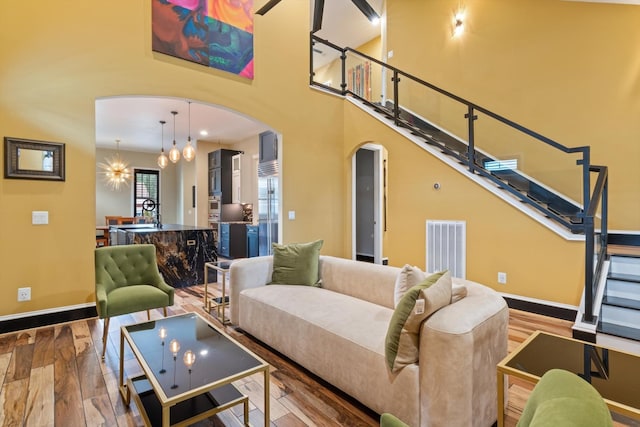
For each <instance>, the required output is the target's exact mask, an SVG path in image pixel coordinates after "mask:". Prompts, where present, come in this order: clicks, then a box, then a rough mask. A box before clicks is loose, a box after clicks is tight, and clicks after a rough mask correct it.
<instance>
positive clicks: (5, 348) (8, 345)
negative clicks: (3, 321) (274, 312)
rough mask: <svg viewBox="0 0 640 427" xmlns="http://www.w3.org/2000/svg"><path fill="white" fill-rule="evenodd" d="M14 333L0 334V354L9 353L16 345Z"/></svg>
mask: <svg viewBox="0 0 640 427" xmlns="http://www.w3.org/2000/svg"><path fill="white" fill-rule="evenodd" d="M16 337H17V335H16V334H15V333H11V334H6V335H0V354H5V353H11V352H12V351H13V348H14V347H15V345H16Z"/></svg>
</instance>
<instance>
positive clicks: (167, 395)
mask: <svg viewBox="0 0 640 427" xmlns="http://www.w3.org/2000/svg"><path fill="white" fill-rule="evenodd" d="M161 331H162V333H161ZM163 336H164V337H163ZM173 340H176V341H177V342H178V343H179V350H177V351H176V353H175V355H176V357H175V359H174V352H173V351H172V350H176V348H177V346H175V344H173V343H172V342H173ZM125 341H126V342H127V343H128V344H129V346H130V347H131V350H132V351H133V353H134V355H135V357H136V359H137V361H138V363H139V364H140V366H141V367H142V370H143V372H144V375H140V376H137V377H133V378H127V382H126V384H125V382H124V343H125ZM188 350H190V351H191V353H190V354H191V355H195V362H194V363H193V364H192V365H191V366H189V364H188V362H190V360H189V358H188V357H186V356H185V353H186V352H187V351H188ZM189 368H190V369H189ZM259 372H262V373H263V374H264V419H265V421H264V422H265V425H269V365H268V364H267V363H266V362H265V361H263V360H262V359H260V358H259V357H258V356H256V355H254V354H253V353H251V352H250V351H249V350H248V349H246V348H245V347H243V346H242V345H241V344H239V343H238V342H236V341H235V340H234V339H233V338H231V337H229V336H228V335H226V334H225V333H224V332H223V331H221V330H219V329H218V328H216V327H215V326H213V325H212V324H210V323H209V322H207V321H206V320H205V319H204V318H202V317H201V316H200V315H198V314H197V313H188V314H183V315H178V316H172V317H166V318H164V319H160V320H154V321H149V322H144V323H139V324H135V325H130V326H123V327H122V328H121V331H120V382H119V384H120V394H121V396H122V399H123V400H124V402H125V403H126V404H127V405H129V403H130V399H131V396H133V398H134V401H135V402H136V404H137V406H138V408H139V409H140V413H141V414H142V417H143V419H144V421H145V424H146V425H148V426H163V427H164V426H173V425H189V424H192V423H194V422H196V421H198V420H202V419H205V418H208V417H210V416H212V415H214V414H216V413H218V412H220V411H223V410H225V409H228V408H230V407H232V406H235V405H238V404H240V403H242V404H243V405H244V423H245V425H249V417H248V412H249V410H248V402H249V399H248V397H247V396H245V395H243V394H242V393H240V392H239V391H238V390H237V389H236V388H235V387H234V386H233V384H231V383H232V382H234V381H237V380H239V379H241V378H244V377H248V376H250V375H253V374H255V373H259Z"/></svg>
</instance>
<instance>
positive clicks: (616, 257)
mask: <svg viewBox="0 0 640 427" xmlns="http://www.w3.org/2000/svg"><path fill="white" fill-rule="evenodd" d="M609 253H610V254H611V255H610V259H609V261H610V264H609V271H608V273H607V281H606V285H605V289H604V297H603V299H602V307H601V309H600V316H599V319H598V326H597V332H598V335H597V339H598V341H601V340H603V339H605V340H608V341H612V340H613V339H612V338H610V337H617V338H621V339H623V340H634V341H640V247H638V246H636V247H632V246H631V247H630V246H611V247H610V249H609ZM604 335H607V336H609V337H605V336H604ZM618 341H620V340H618ZM622 342H624V341H622ZM636 351H637V350H636Z"/></svg>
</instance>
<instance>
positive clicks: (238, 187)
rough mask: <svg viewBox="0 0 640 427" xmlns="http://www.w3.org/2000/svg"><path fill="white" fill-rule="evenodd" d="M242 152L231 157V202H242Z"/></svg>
mask: <svg viewBox="0 0 640 427" xmlns="http://www.w3.org/2000/svg"><path fill="white" fill-rule="evenodd" d="M241 163H242V154H236V155H235V156H233V157H232V158H231V203H242V181H241V173H242V171H241Z"/></svg>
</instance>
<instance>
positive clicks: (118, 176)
mask: <svg viewBox="0 0 640 427" xmlns="http://www.w3.org/2000/svg"><path fill="white" fill-rule="evenodd" d="M105 161H106V163H100V165H99V166H100V167H101V168H102V169H103V172H102V173H103V174H104V179H105V181H106V183H107V185H108V186H110V187H111V189H112V190H115V191H118V190H120V187H121V186H122V184H124V185H129V179H130V178H131V171H130V170H129V168H128V166H129V165H128V164H127V162H125V161H124V160H123V159H122V157H120V140H119V139H116V154H115V155H114V156H113V157H111V158H110V159H105Z"/></svg>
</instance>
